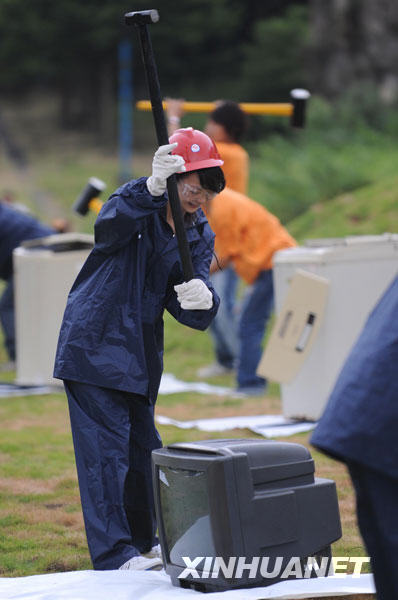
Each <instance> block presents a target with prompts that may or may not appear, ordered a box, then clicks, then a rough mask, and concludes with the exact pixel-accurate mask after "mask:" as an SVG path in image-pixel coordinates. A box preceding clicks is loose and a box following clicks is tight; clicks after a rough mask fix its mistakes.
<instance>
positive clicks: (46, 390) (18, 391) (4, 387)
mask: <svg viewBox="0 0 398 600" xmlns="http://www.w3.org/2000/svg"><path fill="white" fill-rule="evenodd" d="M54 391H56V388H52V387H50V386H48V385H34V386H24V385H17V384H15V383H0V398H11V397H14V396H40V395H41V394H51V393H52V392H54ZM58 391H59V390H58ZM61 391H62V390H61Z"/></svg>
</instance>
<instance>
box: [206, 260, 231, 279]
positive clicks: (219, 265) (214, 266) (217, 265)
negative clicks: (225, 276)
mask: <svg viewBox="0 0 398 600" xmlns="http://www.w3.org/2000/svg"><path fill="white" fill-rule="evenodd" d="M230 263H231V259H230V258H228V257H221V256H217V258H216V257H213V260H212V261H211V265H210V275H213V273H217V271H222V270H223V269H226V268H227V267H228V266H229V264H230Z"/></svg>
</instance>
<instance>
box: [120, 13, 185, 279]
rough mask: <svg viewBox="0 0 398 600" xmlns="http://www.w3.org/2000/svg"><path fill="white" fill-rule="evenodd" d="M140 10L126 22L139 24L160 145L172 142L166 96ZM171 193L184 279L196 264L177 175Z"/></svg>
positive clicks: (171, 181)
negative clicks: (165, 113)
mask: <svg viewBox="0 0 398 600" xmlns="http://www.w3.org/2000/svg"><path fill="white" fill-rule="evenodd" d="M136 14H138V13H129V14H127V15H126V17H125V18H126V23H127V24H128V25H129V24H130V23H134V25H136V26H137V27H138V31H139V35H140V42H141V51H142V58H143V61H144V66H145V73H146V77H147V83H148V88H149V97H150V100H151V105H152V113H153V118H154V121H155V130H156V135H157V139H158V143H159V146H163V145H165V144H168V143H169V136H168V133H167V127H166V120H165V118H164V112H163V105H162V97H161V94H160V85H159V78H158V72H157V68H156V63H155V57H154V53H153V49H152V43H151V38H150V36H149V32H148V27H147V25H146V23H145V22H143V21H141V20H135V19H134V17H133V15H136ZM167 192H168V196H169V202H170V208H171V213H172V215H173V221H174V227H175V232H176V236H177V242H178V249H179V252H180V257H181V263H182V272H183V275H184V280H185V281H189V280H190V279H193V267H192V260H191V254H190V251H189V245H188V241H187V237H186V233H185V227H184V220H183V216H182V212H181V206H180V199H179V197H178V190H177V180H176V176H175V175H172V176H171V177H169V178H168V180H167Z"/></svg>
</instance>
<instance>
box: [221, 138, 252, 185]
mask: <svg viewBox="0 0 398 600" xmlns="http://www.w3.org/2000/svg"><path fill="white" fill-rule="evenodd" d="M216 146H217V150H218V151H219V153H220V156H221V158H222V160H223V161H224V164H223V166H222V167H221V168H222V170H223V171H224V177H225V181H226V184H227V186H228V187H229V188H231V189H233V190H236V191H237V192H240V193H241V194H246V193H247V180H248V177H249V155H248V154H247V152H246V150H245V149H244V148H242V146H240V145H239V144H228V143H226V142H217V143H216Z"/></svg>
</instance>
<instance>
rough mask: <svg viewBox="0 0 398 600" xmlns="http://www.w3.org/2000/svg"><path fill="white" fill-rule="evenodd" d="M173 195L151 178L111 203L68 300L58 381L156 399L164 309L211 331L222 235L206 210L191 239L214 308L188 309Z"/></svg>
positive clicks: (186, 322)
mask: <svg viewBox="0 0 398 600" xmlns="http://www.w3.org/2000/svg"><path fill="white" fill-rule="evenodd" d="M166 203H167V195H166V194H164V195H163V196H160V197H154V196H151V194H150V193H149V192H148V189H147V187H146V178H141V179H138V180H136V181H130V182H129V183H126V184H125V185H123V186H122V187H120V188H119V189H118V190H116V192H115V193H114V194H113V195H112V196H111V197H110V198H109V200H108V201H107V202H106V203H105V204H104V206H103V208H102V209H101V212H100V214H99V216H98V218H97V221H96V223H95V246H94V249H93V250H92V252H91V253H90V255H89V257H88V258H87V261H86V262H85V264H84V266H83V268H82V270H81V271H80V273H79V275H78V277H77V279H76V281H75V283H74V285H73V287H72V289H71V291H70V293H69V297H68V302H67V306H66V310H65V314H64V319H63V323H62V327H61V332H60V337H59V341H58V349H57V354H56V359H55V370H54V377H57V378H59V379H70V380H72V381H80V382H83V383H88V384H92V385H96V386H100V387H107V388H111V389H117V390H121V391H127V392H133V393H136V394H141V395H144V396H146V397H147V398H148V399H149V401H150V402H151V403H154V402H155V400H156V396H157V392H158V389H159V384H160V378H161V374H162V370H163V311H164V309H165V308H166V309H167V310H168V311H169V312H170V313H171V314H172V315H173V317H175V318H176V319H177V320H178V321H179V322H180V323H182V324H184V325H188V326H189V327H192V328H194V329H200V330H204V329H206V328H207V327H208V326H209V324H210V323H211V321H212V319H213V318H214V316H215V315H216V313H217V309H218V305H219V298H218V296H217V295H216V293H215V292H214V289H213V288H212V286H211V284H210V282H209V279H208V275H209V266H210V262H211V258H212V253H213V246H214V234H213V232H212V230H211V229H210V226H209V224H208V222H207V220H206V217H205V216H204V214H203V212H202V211H201V210H198V211H197V212H196V213H195V215H194V222H193V223H192V224H191V226H190V227H188V228H187V230H186V234H187V239H188V243H189V246H190V251H191V256H192V263H193V268H194V276H195V277H197V278H200V279H202V280H203V281H205V283H206V285H207V286H208V287H209V289H210V290H211V292H212V294H213V307H212V308H211V309H210V310H183V309H182V308H181V306H180V304H179V302H178V300H177V295H176V293H175V291H174V287H173V286H174V285H176V284H178V283H182V282H183V274H182V268H181V262H180V258H179V252H178V245H177V238H176V237H175V235H174V234H173V232H172V230H171V228H170V226H169V225H168V223H167V222H166V218H165V211H166Z"/></svg>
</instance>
